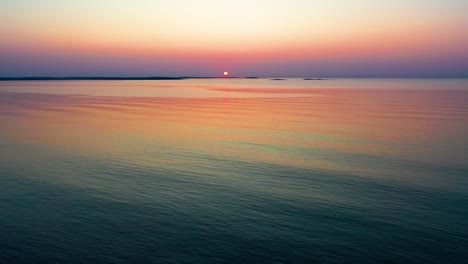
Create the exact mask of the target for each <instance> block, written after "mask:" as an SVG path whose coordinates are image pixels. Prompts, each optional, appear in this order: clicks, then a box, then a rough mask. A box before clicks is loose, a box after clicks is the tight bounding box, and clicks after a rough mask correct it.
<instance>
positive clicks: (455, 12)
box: [0, 0, 468, 77]
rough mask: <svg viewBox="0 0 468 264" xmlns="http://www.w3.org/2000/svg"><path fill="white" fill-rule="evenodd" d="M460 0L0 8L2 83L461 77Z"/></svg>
mask: <svg viewBox="0 0 468 264" xmlns="http://www.w3.org/2000/svg"><path fill="white" fill-rule="evenodd" d="M467 32H468V1H467V0H395V1H388V0H373V1H371V0H353V1H351V0H341V1H339V0H326V1H313V0H255V1H253V0H232V1H226V0H164V1H163V0H160V1H157V0H76V1H72V0H70V1H64V0H0V34H1V35H0V36H1V37H0V76H37V75H47V76H64V75H74V76H75V75H80V76H85V75H86V76H96V75H106V76H114V75H129V76H142V75H155V76H181V75H184V76H187V75H190V76H219V75H221V74H222V72H223V71H224V70H228V71H231V72H232V74H233V75H236V76H264V77H273V76H278V77H309V76H310V77H314V76H324V77H412V76H416V77H468V52H467V47H468V33H467Z"/></svg>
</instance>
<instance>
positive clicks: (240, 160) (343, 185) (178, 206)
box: [0, 79, 468, 264]
mask: <svg viewBox="0 0 468 264" xmlns="http://www.w3.org/2000/svg"><path fill="white" fill-rule="evenodd" d="M467 248H468V79H327V80H302V79H287V80H270V79H185V80H153V81H151V80H148V81H137V80H132V81H3V82H0V263H2V264H9V263H15V264H21V263H96V264H97V263H360V264H365V263H424V264H428V263H451V264H453V263H466V261H467V260H468V250H467Z"/></svg>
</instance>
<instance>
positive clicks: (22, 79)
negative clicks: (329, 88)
mask: <svg viewBox="0 0 468 264" xmlns="http://www.w3.org/2000/svg"><path fill="white" fill-rule="evenodd" d="M186 79H260V78H259V77H253V76H249V77H192V76H182V77H165V76H148V77H105V76H103V77H83V76H81V77H49V76H36V77H0V81H146V80H186ZM270 80H273V81H283V80H286V79H283V78H273V79H270ZM303 80H326V79H319V78H315V79H314V78H305V79H303Z"/></svg>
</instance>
